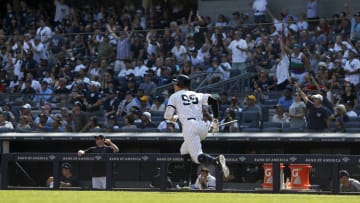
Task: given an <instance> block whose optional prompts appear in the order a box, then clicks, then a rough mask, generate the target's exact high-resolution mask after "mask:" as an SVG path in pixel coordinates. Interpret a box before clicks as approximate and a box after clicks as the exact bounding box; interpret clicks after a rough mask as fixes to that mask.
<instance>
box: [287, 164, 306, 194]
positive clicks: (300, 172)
mask: <svg viewBox="0 0 360 203" xmlns="http://www.w3.org/2000/svg"><path fill="white" fill-rule="evenodd" d="M289 168H290V170H291V183H290V188H291V189H310V186H311V185H310V169H311V165H310V164H290V166H289Z"/></svg>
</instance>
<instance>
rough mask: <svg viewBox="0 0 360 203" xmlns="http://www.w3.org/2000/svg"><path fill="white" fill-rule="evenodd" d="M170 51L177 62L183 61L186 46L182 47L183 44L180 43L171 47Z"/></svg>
mask: <svg viewBox="0 0 360 203" xmlns="http://www.w3.org/2000/svg"><path fill="white" fill-rule="evenodd" d="M171 53H172V54H173V55H174V56H175V58H176V63H177V64H183V63H184V59H185V54H186V48H185V47H184V45H180V46H179V47H176V46H174V47H173V48H172V49H171Z"/></svg>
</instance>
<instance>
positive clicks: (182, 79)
mask: <svg viewBox="0 0 360 203" xmlns="http://www.w3.org/2000/svg"><path fill="white" fill-rule="evenodd" d="M173 82H174V84H176V85H178V86H180V87H189V86H190V84H191V79H190V77H189V76H187V75H183V74H181V75H178V76H177V77H176V78H175V79H173Z"/></svg>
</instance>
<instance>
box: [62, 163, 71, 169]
mask: <svg viewBox="0 0 360 203" xmlns="http://www.w3.org/2000/svg"><path fill="white" fill-rule="evenodd" d="M61 168H66V169H70V170H71V169H72V166H71V164H69V163H63V164H62V165H61Z"/></svg>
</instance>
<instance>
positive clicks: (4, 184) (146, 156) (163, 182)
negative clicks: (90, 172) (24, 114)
mask: <svg viewBox="0 0 360 203" xmlns="http://www.w3.org/2000/svg"><path fill="white" fill-rule="evenodd" d="M225 156H226V157H227V162H228V163H230V164H263V163H272V170H273V188H272V190H270V191H271V192H274V193H279V192H281V183H280V164H325V165H328V166H329V167H331V171H332V172H331V192H332V193H339V192H340V191H339V189H340V188H339V178H338V171H339V169H340V165H356V164H359V163H360V156H359V155H325V154H317V155H315V154H291V155H287V154H281V155H280V154H226V155H225ZM96 161H102V162H105V163H104V164H106V177H107V183H106V188H107V190H111V189H113V188H112V185H113V183H112V163H114V162H136V163H152V162H155V163H158V164H159V165H160V187H159V189H160V190H161V191H166V190H167V174H168V171H167V170H168V164H169V163H173V162H182V158H181V156H180V155H179V154H159V153H118V154H86V155H85V156H83V157H78V156H77V154H76V153H4V154H2V155H1V189H9V185H8V179H9V171H8V170H9V167H8V166H9V163H10V162H52V163H53V174H54V189H59V174H60V163H62V162H96ZM215 175H216V181H217V185H216V190H217V191H222V190H223V177H222V174H221V172H220V170H219V169H217V170H216V174H215Z"/></svg>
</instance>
